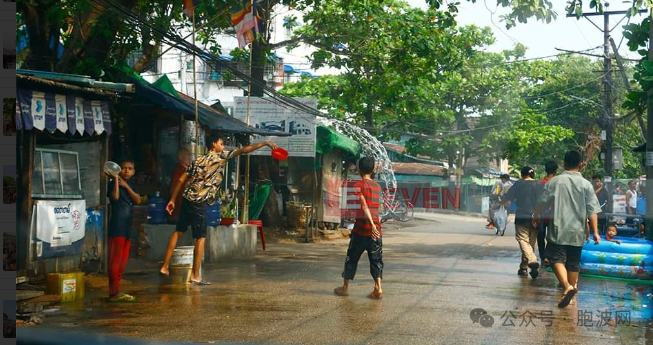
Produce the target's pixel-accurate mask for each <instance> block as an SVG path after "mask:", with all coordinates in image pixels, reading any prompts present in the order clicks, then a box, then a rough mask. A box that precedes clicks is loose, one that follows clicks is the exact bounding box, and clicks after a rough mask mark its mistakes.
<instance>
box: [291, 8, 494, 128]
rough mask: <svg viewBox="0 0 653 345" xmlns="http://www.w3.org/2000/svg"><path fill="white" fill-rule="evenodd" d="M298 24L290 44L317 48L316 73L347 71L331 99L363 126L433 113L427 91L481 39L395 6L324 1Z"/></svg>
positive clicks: (440, 16)
mask: <svg viewBox="0 0 653 345" xmlns="http://www.w3.org/2000/svg"><path fill="white" fill-rule="evenodd" d="M304 21H305V24H304V25H303V26H301V27H300V28H297V29H296V30H295V33H294V35H295V37H294V38H295V40H296V41H297V42H305V43H308V44H310V45H313V46H314V47H316V48H317V50H316V51H315V52H314V53H313V54H312V55H311V60H312V64H313V67H314V68H318V67H322V66H330V67H333V68H338V69H343V70H344V71H345V73H344V74H343V75H342V76H341V77H339V78H338V81H337V84H338V86H339V87H338V90H337V91H336V93H337V94H339V96H340V97H341V98H342V99H343V102H342V103H343V104H346V106H342V107H338V108H339V109H342V110H344V112H345V116H348V117H351V120H352V121H354V122H356V123H359V124H361V123H366V125H367V126H380V125H388V124H390V123H392V124H397V123H400V122H402V120H403V119H406V118H408V117H410V116H411V114H424V113H431V114H433V113H434V111H433V107H434V105H435V104H434V103H433V100H432V98H433V97H432V96H431V95H432V94H433V93H434V92H435V91H436V90H433V89H432V86H433V85H434V84H435V83H436V82H437V81H438V80H440V79H442V78H443V74H444V73H445V72H446V71H449V70H453V69H456V68H457V66H459V65H460V63H461V61H464V60H466V59H467V58H468V56H469V55H470V54H473V53H474V51H473V49H472V46H473V45H475V44H476V42H478V41H479V40H484V39H486V38H487V35H486V33H485V32H483V31H482V30H479V29H476V30H467V31H466V32H462V31H459V30H457V29H456V27H455V21H454V20H453V15H452V14H451V13H449V12H442V11H435V10H427V11H425V10H421V9H417V8H412V7H410V6H408V5H407V4H405V3H404V2H401V1H394V0H386V1H378V2H370V1H361V0H359V1H323V2H319V3H316V4H315V7H314V8H312V9H311V10H310V11H309V12H308V13H307V14H306V15H305V16H304ZM292 47H293V46H290V47H289V48H292ZM331 82H333V80H332V81H331ZM309 83H310V82H309Z"/></svg>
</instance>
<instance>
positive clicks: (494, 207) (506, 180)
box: [485, 174, 512, 229]
mask: <svg viewBox="0 0 653 345" xmlns="http://www.w3.org/2000/svg"><path fill="white" fill-rule="evenodd" d="M511 186H512V183H510V175H508V174H503V175H501V177H500V180H499V181H497V182H496V183H495V184H494V186H493V187H492V192H491V193H490V212H489V214H488V220H487V221H488V224H487V225H486V226H485V228H486V229H494V228H495V225H494V214H495V213H496V212H497V211H498V210H499V209H500V208H501V203H500V202H499V198H501V197H502V196H504V195H505V194H506V193H507V192H508V190H509V189H510V187H511ZM506 207H507V206H506Z"/></svg>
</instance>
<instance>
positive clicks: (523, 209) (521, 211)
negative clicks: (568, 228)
mask: <svg viewBox="0 0 653 345" xmlns="http://www.w3.org/2000/svg"><path fill="white" fill-rule="evenodd" d="M534 177H535V171H534V170H533V168H531V167H529V166H525V167H523V168H522V169H521V180H519V181H517V182H516V183H515V184H514V185H513V186H512V187H510V190H508V193H506V195H505V196H504V197H503V198H502V199H501V201H502V202H504V203H505V202H507V201H514V202H515V204H516V205H517V212H516V215H515V237H516V238H517V242H518V243H519V249H520V250H521V253H522V256H521V263H520V264H519V271H517V274H518V275H519V276H527V275H528V269H529V268H530V269H531V271H530V275H531V278H533V279H535V278H537V276H538V275H539V272H538V271H537V270H538V268H539V267H540V264H539V263H538V262H537V257H536V256H535V242H536V241H537V228H536V227H535V226H533V211H534V210H535V205H536V204H537V200H538V197H539V196H540V192H541V190H542V185H541V183H540V182H538V181H535V180H534Z"/></svg>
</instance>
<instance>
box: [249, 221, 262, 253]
mask: <svg viewBox="0 0 653 345" xmlns="http://www.w3.org/2000/svg"><path fill="white" fill-rule="evenodd" d="M249 225H256V227H257V228H258V233H259V234H260V235H261V244H262V245H263V250H265V233H264V232H263V221H260V220H250V221H249Z"/></svg>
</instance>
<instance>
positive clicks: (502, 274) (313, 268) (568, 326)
mask: <svg viewBox="0 0 653 345" xmlns="http://www.w3.org/2000/svg"><path fill="white" fill-rule="evenodd" d="M422 217H424V218H428V220H424V219H422V220H419V221H414V222H413V223H411V226H410V227H408V228H403V229H400V230H390V231H386V233H384V262H385V270H384V280H383V289H384V298H383V300H381V301H376V300H370V299H367V298H366V295H367V294H368V293H369V292H370V291H371V289H372V284H373V283H372V279H371V277H370V274H369V265H368V260H367V258H366V255H363V257H362V258H361V261H360V264H359V270H358V273H357V276H356V280H355V281H354V282H353V285H352V289H351V291H350V293H351V295H350V296H349V297H338V296H335V295H334V294H333V289H334V288H335V287H336V286H338V284H341V278H340V274H341V272H342V267H343V262H344V256H345V252H346V249H347V243H348V241H347V240H339V241H334V242H321V243H312V244H300V243H290V244H288V243H285V244H269V245H268V250H267V251H266V252H262V251H259V253H258V255H257V256H256V257H254V258H251V259H234V260H226V261H224V262H222V263H219V264H207V265H205V268H204V276H205V279H207V280H209V281H211V282H212V283H213V285H211V286H208V287H201V288H200V287H188V288H178V287H171V286H167V285H161V284H159V280H158V277H157V275H156V265H154V264H149V265H148V266H147V267H144V266H143V264H142V263H141V264H140V265H138V263H137V262H136V261H134V262H133V264H132V265H130V268H129V270H132V272H134V271H137V272H136V273H131V274H127V276H126V279H129V280H130V281H132V282H133V284H132V285H130V286H128V287H127V288H126V289H125V291H124V292H130V293H132V292H133V293H134V294H135V295H136V296H137V298H138V302H137V303H134V304H121V305H117V304H109V303H107V302H106V301H105V299H104V297H105V295H106V293H107V292H106V291H89V292H88V293H87V298H86V301H85V302H84V303H83V304H82V303H77V304H71V305H68V306H66V309H67V312H68V314H67V315H64V316H56V317H50V318H47V319H45V320H44V325H43V326H45V327H51V328H56V329H63V330H66V331H79V332H100V333H104V334H110V335H116V336H121V337H134V338H145V339H156V340H162V341H185V342H200V343H213V342H238V343H269V344H428V345H432V344H529V345H530V344H592V345H601V344H653V332H652V331H651V313H652V310H653V307H652V306H651V304H653V285H633V284H628V283H625V282H622V281H615V280H607V279H590V278H581V281H580V283H579V289H580V293H579V295H578V297H577V300H576V301H575V302H574V304H573V305H571V306H570V307H568V308H566V309H562V310H561V309H558V308H557V306H556V304H557V301H558V298H559V295H560V290H558V289H557V287H556V285H557V281H555V277H554V276H553V274H552V273H550V272H546V271H544V270H541V272H542V273H541V275H540V277H539V278H538V279H537V280H531V279H530V278H528V279H526V278H520V277H518V276H517V274H516V273H517V269H518V264H519V260H520V253H519V249H518V246H517V243H516V241H515V239H514V230H513V229H514V227H513V226H512V224H511V225H509V229H508V231H506V235H505V236H504V237H498V236H495V235H494V232H491V231H489V230H486V229H485V228H484V225H485V221H484V220H483V219H478V218H462V217H458V216H450V215H435V214H433V215H422ZM134 266H139V267H134ZM143 272H146V273H143ZM476 308H482V309H483V310H484V311H485V312H486V313H487V315H488V316H484V317H481V319H480V320H479V321H480V322H479V323H474V322H473V321H472V320H471V319H470V313H471V312H472V310H474V309H476ZM617 312H621V313H620V314H619V317H620V320H621V321H622V322H619V323H617V322H615V319H616V318H617V316H618V315H617ZM626 312H627V313H628V314H626ZM590 313H591V315H590ZM479 315H480V314H479ZM579 315H581V320H580V321H579V319H578V317H579ZM582 316H584V317H582ZM601 316H603V320H601ZM626 316H629V318H630V320H629V323H630V325H628V324H627V323H626V319H625V317H626ZM43 326H37V327H43ZM29 330H30V328H29V327H27V328H26V327H20V328H19V330H18V331H19V337H20V332H21V331H29Z"/></svg>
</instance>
